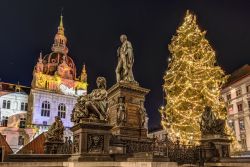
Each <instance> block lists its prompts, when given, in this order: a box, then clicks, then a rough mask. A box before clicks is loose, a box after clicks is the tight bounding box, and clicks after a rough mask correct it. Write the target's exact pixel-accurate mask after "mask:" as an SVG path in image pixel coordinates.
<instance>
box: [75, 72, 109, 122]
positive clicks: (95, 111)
mask: <svg viewBox="0 0 250 167" xmlns="http://www.w3.org/2000/svg"><path fill="white" fill-rule="evenodd" d="M96 84H97V89H94V90H93V91H92V92H91V93H90V94H88V95H85V96H80V97H79V98H78V99H77V103H76V105H75V107H74V109H73V112H72V114H71V121H72V122H74V123H79V122H80V121H81V120H82V119H86V118H87V119H93V120H104V121H106V120H107V104H108V102H107V95H108V92H107V91H106V79H105V78H104V77H98V78H97V80H96Z"/></svg>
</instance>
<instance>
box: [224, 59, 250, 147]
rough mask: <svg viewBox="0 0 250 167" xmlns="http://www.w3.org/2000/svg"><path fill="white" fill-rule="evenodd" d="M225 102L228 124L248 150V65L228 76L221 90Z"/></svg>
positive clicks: (249, 131) (249, 138)
mask: <svg viewBox="0 0 250 167" xmlns="http://www.w3.org/2000/svg"><path fill="white" fill-rule="evenodd" d="M222 97H223V99H224V100H225V102H226V103H227V111H228V124H229V126H231V127H232V129H233V130H234V132H235V135H236V138H237V140H238V141H239V142H240V143H241V145H242V147H243V149H245V150H250V66H249V65H248V64H247V65H244V66H243V67H241V68H240V69H238V70H236V71H235V72H233V73H232V74H231V76H230V77H229V80H228V83H227V84H226V85H225V86H224V88H223V90H222Z"/></svg>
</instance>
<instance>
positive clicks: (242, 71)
mask: <svg viewBox="0 0 250 167" xmlns="http://www.w3.org/2000/svg"><path fill="white" fill-rule="evenodd" d="M249 75H250V65H249V64H245V65H244V66H242V67H241V68H239V69H237V70H236V71H234V72H233V73H232V74H231V75H230V76H229V78H228V80H227V83H226V84H225V85H224V86H223V87H224V88H226V87H228V86H230V85H232V84H234V83H235V82H237V81H239V80H241V79H243V78H245V77H247V76H249Z"/></svg>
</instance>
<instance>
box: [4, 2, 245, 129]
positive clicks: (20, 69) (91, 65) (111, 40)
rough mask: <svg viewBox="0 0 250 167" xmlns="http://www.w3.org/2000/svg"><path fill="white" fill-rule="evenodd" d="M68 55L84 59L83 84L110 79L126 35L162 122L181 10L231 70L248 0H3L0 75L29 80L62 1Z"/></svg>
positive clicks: (153, 115) (240, 46) (239, 61)
mask: <svg viewBox="0 0 250 167" xmlns="http://www.w3.org/2000/svg"><path fill="white" fill-rule="evenodd" d="M62 7H63V8H64V11H63V15H64V27H65V30H66V32H65V34H66V36H67V38H68V47H69V55H70V56H71V57H72V58H73V60H74V61H75V64H76V66H77V68H78V74H79V72H80V70H81V67H82V64H83V63H86V66H87V71H88V82H89V84H90V86H89V90H91V89H92V88H93V87H94V86H95V79H96V77H97V76H99V75H102V76H104V77H106V78H107V82H108V87H110V86H111V85H113V84H114V83H115V72H114V71H115V67H116V64H117V57H116V49H117V47H118V46H119V45H120V43H119V36H120V34H122V33H125V34H127V36H128V39H129V40H130V41H131V43H132V45H133V47H134V53H135V64H134V75H135V78H136V80H137V81H138V82H139V83H140V85H141V86H143V87H145V88H149V89H151V92H150V94H149V95H148V96H147V98H146V108H147V112H148V114H149V118H150V120H149V124H150V127H151V128H153V127H155V126H157V125H159V124H160V116H159V114H158V107H159V106H160V105H162V101H163V100H162V96H163V93H162V84H163V79H162V77H163V74H164V71H165V69H166V67H167V58H168V55H169V51H168V48H167V45H168V44H169V43H170V40H171V37H172V35H174V34H175V32H176V29H177V27H178V26H179V25H180V23H181V22H182V19H183V16H184V14H185V12H186V10H187V9H190V10H191V11H193V12H194V13H195V14H196V15H197V16H198V23H199V25H200V27H201V28H202V29H203V30H207V36H206V37H207V39H208V40H209V41H210V43H211V45H212V46H213V48H214V49H215V51H216V55H217V60H218V64H219V65H220V66H222V68H223V69H224V70H225V71H226V72H227V73H231V72H232V71H234V70H235V69H237V68H239V67H240V66H242V65H244V64H246V63H249V62H250V46H249V45H250V1H247V0H246V1H240V0H235V1H229V0H225V1H224V0H207V1H204V0H172V1H167V0H151V1H146V0H145V1H141V0H123V1H122V0H74V1H73V0H72V1H71V0H58V1H56V0H40V1H38V0H36V1H31V0H15V1H14V0H1V1H0V46H1V47H0V55H1V64H0V78H1V79H2V81H5V82H12V83H17V82H18V81H20V83H21V84H24V85H28V86H30V83H31V79H32V71H33V67H34V65H35V63H36V61H37V58H38V56H39V52H40V50H42V51H43V53H44V54H45V53H49V52H50V51H51V50H50V47H51V45H52V43H53V38H54V35H55V33H56V32H57V26H58V24H59V16H60V11H61V8H62Z"/></svg>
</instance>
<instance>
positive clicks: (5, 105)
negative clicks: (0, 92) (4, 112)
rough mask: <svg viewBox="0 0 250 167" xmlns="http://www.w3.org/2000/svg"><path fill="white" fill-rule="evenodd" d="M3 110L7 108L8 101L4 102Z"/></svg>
mask: <svg viewBox="0 0 250 167" xmlns="http://www.w3.org/2000/svg"><path fill="white" fill-rule="evenodd" d="M2 108H7V101H6V100H3V105H2Z"/></svg>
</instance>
